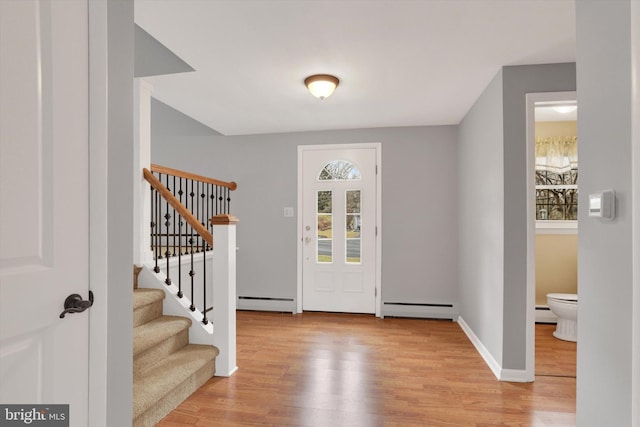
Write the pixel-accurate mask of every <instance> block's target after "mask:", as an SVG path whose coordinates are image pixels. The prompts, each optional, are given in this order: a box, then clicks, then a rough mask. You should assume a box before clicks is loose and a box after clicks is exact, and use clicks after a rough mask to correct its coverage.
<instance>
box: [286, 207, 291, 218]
mask: <svg viewBox="0 0 640 427" xmlns="http://www.w3.org/2000/svg"><path fill="white" fill-rule="evenodd" d="M284 216H285V218H292V217H293V208H284Z"/></svg>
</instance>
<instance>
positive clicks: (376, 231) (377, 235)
mask: <svg viewBox="0 0 640 427" xmlns="http://www.w3.org/2000/svg"><path fill="white" fill-rule="evenodd" d="M376 237H378V226H377V225H376Z"/></svg>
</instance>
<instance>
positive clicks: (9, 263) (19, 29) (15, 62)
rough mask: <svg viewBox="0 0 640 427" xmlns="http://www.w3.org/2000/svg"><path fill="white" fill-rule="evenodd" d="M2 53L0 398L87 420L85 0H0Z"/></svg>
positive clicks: (74, 422)
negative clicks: (78, 308)
mask: <svg viewBox="0 0 640 427" xmlns="http://www.w3.org/2000/svg"><path fill="white" fill-rule="evenodd" d="M0 58H2V59H1V60H0V227H1V228H0V404H3V405H6V404H21V405H52V404H63V405H66V404H68V405H69V411H70V414H69V415H70V416H69V419H70V425H71V426H78V427H79V426H86V425H88V424H89V419H88V409H87V405H88V402H87V399H88V360H89V355H88V351H89V347H88V344H89V336H88V326H89V325H88V323H89V322H88V319H89V315H88V313H87V312H86V311H84V312H82V313H75V314H67V315H66V316H65V317H64V318H61V317H60V315H61V313H62V311H63V309H64V308H63V305H64V301H65V299H66V298H67V297H68V296H69V295H71V294H78V295H79V296H80V297H81V299H82V300H88V293H89V289H88V288H89V286H88V284H89V275H88V273H89V272H88V265H89V263H88V252H89V235H88V230H89V228H88V220H89V212H88V206H89V203H88V195H89V191H88V183H89V179H88V172H89V171H88V84H89V82H88V10H87V1H86V0H85V1H79V0H74V1H61V0H41V1H38V0H21V1H5V0H0ZM27 410H28V407H25V411H27ZM45 413H46V411H45ZM3 414H4V411H3ZM3 414H0V419H3V420H4V418H2V416H4V415H3ZM0 424H2V423H1V422H0Z"/></svg>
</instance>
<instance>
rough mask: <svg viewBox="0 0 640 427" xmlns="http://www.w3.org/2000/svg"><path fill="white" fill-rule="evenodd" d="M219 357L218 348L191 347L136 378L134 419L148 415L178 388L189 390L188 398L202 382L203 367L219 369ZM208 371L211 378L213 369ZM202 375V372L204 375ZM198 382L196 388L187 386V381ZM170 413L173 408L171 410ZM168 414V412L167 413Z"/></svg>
mask: <svg viewBox="0 0 640 427" xmlns="http://www.w3.org/2000/svg"><path fill="white" fill-rule="evenodd" d="M217 355H218V349H217V348H215V347H213V346H210V345H199V344H189V345H187V346H185V347H183V348H182V349H181V350H179V351H177V352H175V353H173V354H171V355H169V356H167V357H165V358H164V359H162V360H160V361H158V362H157V363H155V364H154V365H153V367H151V369H149V371H148V372H147V374H146V375H144V376H140V377H138V378H136V379H135V381H134V385H133V402H134V404H133V418H134V420H135V419H136V418H138V417H139V416H140V415H142V414H144V413H145V412H146V411H147V410H148V409H149V408H151V407H152V406H154V405H155V404H156V403H157V402H159V401H161V400H162V399H163V398H165V397H166V396H167V395H169V394H170V393H172V391H173V390H174V389H178V388H179V389H180V390H181V393H184V392H185V389H189V390H190V391H189V392H188V394H186V395H185V396H184V398H186V397H187V396H189V395H190V394H191V393H193V392H194V391H195V390H196V389H197V388H198V387H199V386H200V385H202V384H198V383H199V382H201V381H198V380H197V378H195V377H196V376H198V375H196V374H197V373H199V371H200V370H201V369H202V368H205V367H207V366H215V365H214V360H215V357H216V356H217ZM210 374H211V375H209V372H207V374H206V376H207V377H209V378H210V377H211V376H212V375H213V370H211V371H210ZM200 376H202V373H201V372H200ZM188 381H192V382H194V384H193V386H192V387H186V386H188V384H186V385H185V384H183V383H185V382H188ZM169 410H170V409H169ZM167 413H168V412H167Z"/></svg>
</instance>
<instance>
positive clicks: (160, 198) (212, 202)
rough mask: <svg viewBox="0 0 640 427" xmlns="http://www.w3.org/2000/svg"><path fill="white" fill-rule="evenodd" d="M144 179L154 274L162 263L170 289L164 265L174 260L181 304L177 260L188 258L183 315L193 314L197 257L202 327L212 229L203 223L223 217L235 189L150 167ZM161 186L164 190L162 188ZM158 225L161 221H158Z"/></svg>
mask: <svg viewBox="0 0 640 427" xmlns="http://www.w3.org/2000/svg"><path fill="white" fill-rule="evenodd" d="M143 174H144V178H145V179H146V180H147V182H148V183H149V184H150V185H151V250H152V252H153V254H154V260H155V267H154V271H155V272H156V273H159V272H160V266H159V264H158V263H159V262H160V261H161V260H162V259H164V260H165V261H166V267H165V273H166V279H165V284H166V285H167V286H170V285H172V283H173V281H172V278H171V274H170V259H171V258H173V257H177V259H178V263H177V266H178V274H177V278H178V279H177V281H178V292H177V294H176V296H177V297H178V298H183V297H184V293H183V289H182V285H183V284H182V257H183V256H188V257H189V258H190V271H189V277H190V280H189V281H190V291H191V305H190V307H189V309H190V310H191V311H196V306H195V302H194V299H195V294H194V287H195V276H196V271H195V270H194V260H195V256H196V254H199V253H201V254H202V259H203V271H202V276H203V279H202V311H201V312H202V316H203V317H202V323H203V324H205V325H206V324H208V323H209V320H208V319H207V312H208V311H209V310H211V307H209V308H207V307H206V289H207V283H206V276H207V275H206V264H207V263H206V262H205V257H206V254H207V252H209V251H211V250H212V249H213V234H212V231H213V224H212V223H211V221H209V218H211V217H214V216H217V215H222V214H229V213H230V212H229V209H230V205H231V197H230V192H231V191H234V190H235V189H236V188H237V185H236V183H235V182H224V181H219V180H216V179H213V178H208V177H204V176H201V175H196V174H192V173H189V172H184V171H180V170H177V169H172V168H167V167H164V166H159V165H155V164H152V165H151V170H149V169H146V168H144V169H143ZM162 181H164V184H163V182H162ZM163 220H164V221H163Z"/></svg>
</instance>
